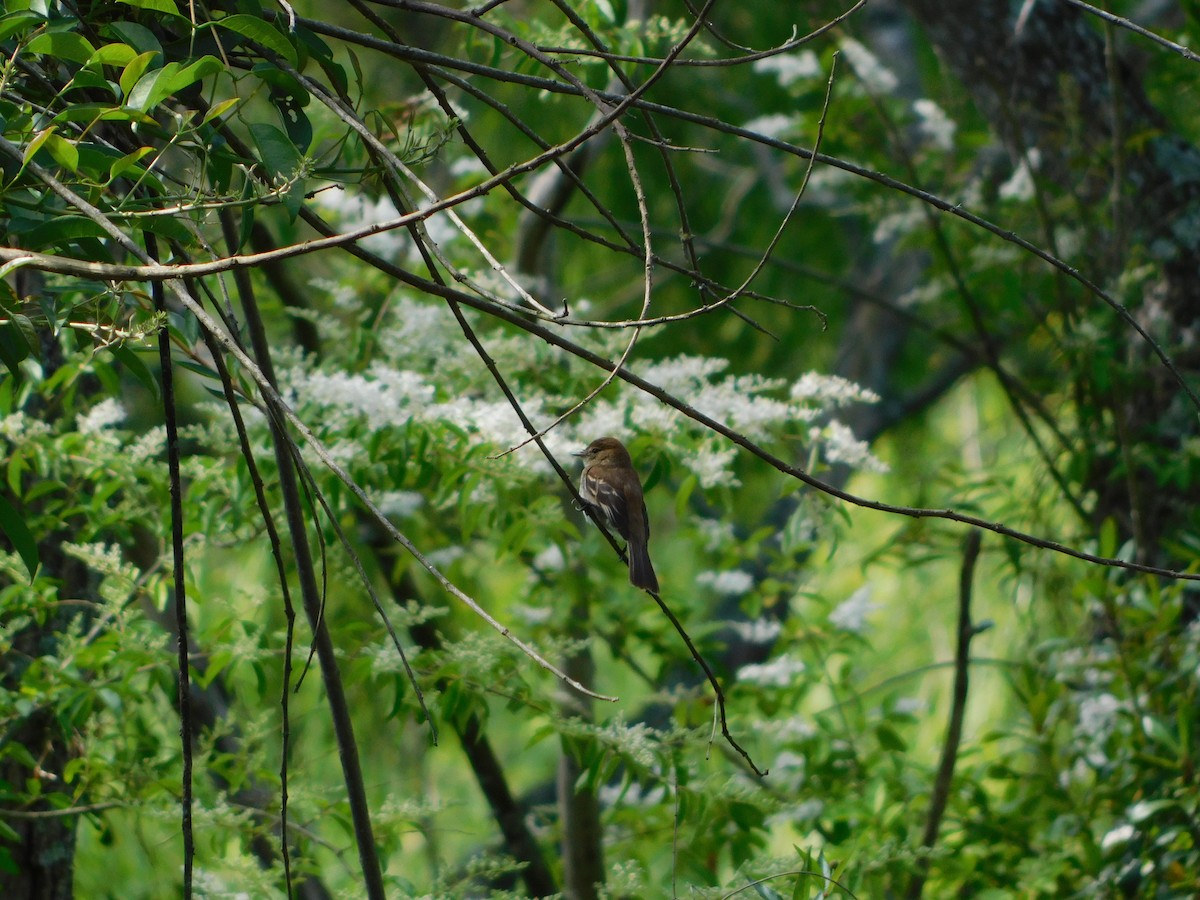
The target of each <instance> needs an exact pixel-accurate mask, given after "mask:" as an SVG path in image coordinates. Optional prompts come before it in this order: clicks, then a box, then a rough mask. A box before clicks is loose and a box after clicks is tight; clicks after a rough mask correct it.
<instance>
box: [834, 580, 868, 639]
mask: <svg viewBox="0 0 1200 900" xmlns="http://www.w3.org/2000/svg"><path fill="white" fill-rule="evenodd" d="M877 609H879V605H878V604H876V603H872V602H871V586H870V585H869V584H864V585H863V586H862V587H860V588H859V589H858V590H857V591H855V592H854V593H853V594H851V595H850V596H849V597H847V598H846V599H845V600H843V601H842V602H841V603H840V604H838V606H837V608H836V609H834V611H833V612H831V613H830V614H829V624H830V625H832V626H833V627H834V628H840V629H841V630H842V631H849V632H852V633H854V634H862V632H863V630H864V629H865V628H866V624H867V616H869V615H870V614H871V613H873V612H875V610H877Z"/></svg>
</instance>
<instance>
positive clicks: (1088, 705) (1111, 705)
mask: <svg viewBox="0 0 1200 900" xmlns="http://www.w3.org/2000/svg"><path fill="white" fill-rule="evenodd" d="M1120 710H1121V701H1120V700H1118V699H1117V698H1116V697H1114V696H1113V695H1112V694H1107V693H1106V694H1097V695H1095V696H1094V697H1084V698H1083V700H1082V701H1080V703H1079V733H1080V734H1082V735H1084V736H1086V737H1089V738H1091V739H1092V740H1094V741H1097V742H1099V741H1103V740H1105V739H1106V738H1108V736H1109V735H1110V734H1112V732H1113V729H1114V728H1115V727H1116V724H1117V713H1118V712H1120Z"/></svg>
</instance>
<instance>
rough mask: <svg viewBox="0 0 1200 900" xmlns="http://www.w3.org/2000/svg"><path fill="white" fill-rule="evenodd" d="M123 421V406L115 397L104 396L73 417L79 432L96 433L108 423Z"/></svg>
mask: <svg viewBox="0 0 1200 900" xmlns="http://www.w3.org/2000/svg"><path fill="white" fill-rule="evenodd" d="M123 421H125V407H124V406H122V405H121V401H120V400H117V399H116V398H115V397H106V398H105V399H103V400H101V401H100V402H99V403H97V404H96V405H95V406H93V407H92V408H91V409H90V410H88V411H87V412H86V413H80V414H79V415H78V416H76V417H75V428H76V430H78V431H79V433H80V434H96V433H97V432H99V431H101V430H103V429H105V428H108V427H109V426H110V425H119V424H120V423H121V422H123Z"/></svg>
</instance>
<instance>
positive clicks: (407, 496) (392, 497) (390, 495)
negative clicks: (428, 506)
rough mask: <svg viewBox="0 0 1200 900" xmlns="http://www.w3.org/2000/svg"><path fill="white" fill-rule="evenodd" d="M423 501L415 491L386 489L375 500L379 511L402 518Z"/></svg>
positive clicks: (413, 510) (413, 511)
mask: <svg viewBox="0 0 1200 900" xmlns="http://www.w3.org/2000/svg"><path fill="white" fill-rule="evenodd" d="M424 503H425V498H424V497H423V496H422V495H421V494H418V493H417V492H416V491H388V492H387V493H384V494H380V495H379V497H378V499H376V501H375V505H376V506H378V507H379V511H380V512H382V513H383V514H384V515H385V516H388V517H390V518H397V519H404V518H408V517H409V516H411V515H413V514H414V513H415V512H416V511H417V510H418V509H420V508H421V506H422V505H424Z"/></svg>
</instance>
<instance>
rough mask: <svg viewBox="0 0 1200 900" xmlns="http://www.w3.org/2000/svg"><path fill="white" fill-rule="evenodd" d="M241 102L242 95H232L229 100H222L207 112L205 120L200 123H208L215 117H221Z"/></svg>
mask: <svg viewBox="0 0 1200 900" xmlns="http://www.w3.org/2000/svg"><path fill="white" fill-rule="evenodd" d="M241 102H242V98H241V97H230V98H229V99H228V100H222V101H221V102H220V103H218V104H217V105H216V106H214V107H213V108H212V109H210V110H209V111H208V112H207V113H206V114H205V116H204V121H203V122H201V123H200V124H202V125H207V124H208V123H209V122H211V121H212V120H213V119H219V118H220V117H221V116H223V115H225V113H227V112H229V110H231V109H233V108H234V107H235V106H237V105H238V104H239V103H241Z"/></svg>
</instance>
